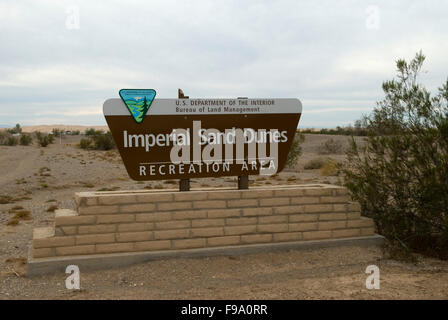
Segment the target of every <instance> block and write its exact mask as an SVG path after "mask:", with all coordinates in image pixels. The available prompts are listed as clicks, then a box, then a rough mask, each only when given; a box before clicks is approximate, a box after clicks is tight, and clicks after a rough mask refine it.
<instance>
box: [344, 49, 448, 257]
mask: <svg viewBox="0 0 448 320" xmlns="http://www.w3.org/2000/svg"><path fill="white" fill-rule="evenodd" d="M424 59H425V57H424V56H423V54H422V53H421V52H420V53H418V54H417V55H416V56H415V58H414V59H412V60H411V61H410V62H406V61H405V60H398V61H397V63H396V64H397V68H398V79H394V80H391V81H386V82H384V83H383V91H384V93H385V98H384V99H383V100H382V101H380V102H378V104H377V107H376V108H375V109H374V111H373V113H372V114H371V115H369V116H367V117H366V119H365V120H366V123H367V134H368V136H367V139H366V145H365V146H358V145H357V144H356V142H355V140H354V139H353V138H352V140H351V146H350V149H349V150H348V151H347V157H348V158H347V163H346V165H345V168H344V169H343V172H344V175H345V186H346V187H347V188H348V189H349V190H350V191H351V194H352V196H353V198H354V199H355V200H357V201H359V203H360V204H361V207H362V212H363V214H364V215H367V216H369V217H372V218H373V219H374V221H375V224H376V228H377V231H378V232H379V233H380V234H382V235H384V236H385V237H386V238H387V239H388V240H389V243H390V244H391V245H392V246H394V247H395V248H402V249H404V252H407V253H411V252H413V251H414V252H415V251H416V252H422V253H426V254H430V255H435V256H437V257H439V258H444V259H447V258H448V179H447V177H448V81H446V82H445V83H444V84H443V85H442V87H441V88H439V91H438V93H437V94H436V95H431V94H430V92H428V91H427V90H426V89H425V88H424V87H423V86H422V85H421V84H420V83H418V82H417V79H418V75H419V73H420V70H421V67H422V64H423V61H424Z"/></svg>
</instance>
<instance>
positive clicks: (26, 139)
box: [19, 134, 33, 146]
mask: <svg viewBox="0 0 448 320" xmlns="http://www.w3.org/2000/svg"><path fill="white" fill-rule="evenodd" d="M32 142H33V138H32V137H31V135H29V134H22V135H21V136H20V139H19V143H20V145H22V146H29V145H30V144H31V143H32Z"/></svg>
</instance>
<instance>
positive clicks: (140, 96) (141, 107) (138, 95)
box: [119, 89, 156, 123]
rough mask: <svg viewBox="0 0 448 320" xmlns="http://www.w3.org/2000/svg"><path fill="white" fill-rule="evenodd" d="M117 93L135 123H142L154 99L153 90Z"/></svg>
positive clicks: (128, 90)
mask: <svg viewBox="0 0 448 320" xmlns="http://www.w3.org/2000/svg"><path fill="white" fill-rule="evenodd" d="M119 93H120V97H121V100H123V102H124V104H125V105H126V107H127V108H128V110H129V112H130V113H131V115H132V117H133V118H134V120H135V122H137V123H141V122H142V121H143V119H144V117H145V115H146V113H147V112H148V110H149V107H150V106H151V104H152V102H153V101H154V98H155V97H156V91H155V90H154V89H121V90H120V92H119Z"/></svg>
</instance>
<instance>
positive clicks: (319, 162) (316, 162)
mask: <svg viewBox="0 0 448 320" xmlns="http://www.w3.org/2000/svg"><path fill="white" fill-rule="evenodd" d="M324 164H325V159H322V158H317V159H312V160H310V161H308V162H307V163H305V166H304V168H305V170H313V169H320V168H322V167H323V165H324Z"/></svg>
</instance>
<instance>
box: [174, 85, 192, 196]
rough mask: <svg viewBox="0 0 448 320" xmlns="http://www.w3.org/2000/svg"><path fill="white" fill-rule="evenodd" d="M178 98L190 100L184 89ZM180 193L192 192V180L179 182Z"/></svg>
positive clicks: (178, 93) (180, 90) (180, 91)
mask: <svg viewBox="0 0 448 320" xmlns="http://www.w3.org/2000/svg"><path fill="white" fill-rule="evenodd" d="M177 97H178V98H179V99H188V98H190V97H189V96H185V95H184V92H183V91H182V89H178V90H177ZM179 191H190V179H180V180H179Z"/></svg>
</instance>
